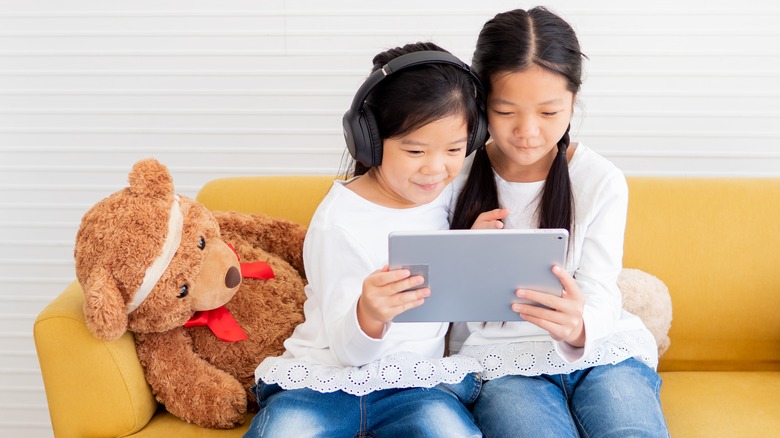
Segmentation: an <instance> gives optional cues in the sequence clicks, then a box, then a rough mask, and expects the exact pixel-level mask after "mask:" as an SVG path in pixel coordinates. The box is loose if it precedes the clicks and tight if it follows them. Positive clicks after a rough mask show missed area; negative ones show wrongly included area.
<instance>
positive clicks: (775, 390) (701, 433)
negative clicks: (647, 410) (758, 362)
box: [661, 371, 780, 437]
mask: <svg viewBox="0 0 780 438" xmlns="http://www.w3.org/2000/svg"><path fill="white" fill-rule="evenodd" d="M661 378H662V379H663V384H662V385H661V405H662V406H663V410H664V414H665V415H666V421H667V423H668V425H669V431H670V433H671V435H672V436H681V437H682V436H684V437H737V436H739V437H759V436H770V435H773V434H776V433H778V431H780V371H668V372H662V373H661Z"/></svg>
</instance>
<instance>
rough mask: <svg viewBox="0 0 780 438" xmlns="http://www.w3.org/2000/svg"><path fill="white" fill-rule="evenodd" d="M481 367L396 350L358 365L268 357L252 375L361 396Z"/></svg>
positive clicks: (455, 377)
mask: <svg viewBox="0 0 780 438" xmlns="http://www.w3.org/2000/svg"><path fill="white" fill-rule="evenodd" d="M481 370H482V366H480V364H479V362H478V361H477V360H476V359H474V358H470V357H465V356H461V355H455V356H450V357H444V358H440V359H426V358H424V357H422V356H419V355H416V354H413V353H396V354H392V355H390V356H387V357H385V358H383V359H380V360H377V361H374V362H371V363H369V364H366V365H363V366H360V367H335V366H329V365H321V364H314V363H311V362H305V361H301V360H295V359H285V358H281V357H269V358H267V359H265V360H264V361H263V362H262V363H261V364H260V366H259V367H258V368H257V372H256V373H255V376H256V377H257V378H258V379H262V380H263V382H265V383H276V384H278V385H279V386H281V387H282V388H284V389H300V388H309V389H313V390H315V391H317V392H333V391H344V392H346V393H348V394H352V395H358V396H360V395H366V394H369V393H371V392H374V391H377V390H381V389H390V388H413V387H421V388H432V387H434V386H436V385H438V384H439V383H458V382H460V381H461V380H463V379H464V378H465V377H466V375H468V374H469V373H473V372H479V371H481Z"/></svg>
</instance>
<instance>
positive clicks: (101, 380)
mask: <svg viewBox="0 0 780 438" xmlns="http://www.w3.org/2000/svg"><path fill="white" fill-rule="evenodd" d="M83 305H84V294H83V292H82V290H81V287H80V286H79V284H78V282H73V283H71V284H70V285H69V286H68V287H67V288H66V289H65V291H64V292H62V293H61V294H60V295H59V296H58V297H57V298H55V299H54V300H53V301H52V302H51V303H49V305H48V306H46V308H44V309H43V311H41V313H40V314H39V315H38V317H37V318H36V320H35V324H34V328H33V334H34V338H35V347H36V349H37V351H38V360H39V362H40V366H41V373H42V375H43V383H44V387H45V388H46V397H47V399H48V403H49V413H50V415H51V422H52V427H53V429H54V434H55V435H56V436H125V435H128V434H132V433H135V432H137V431H138V430H140V429H141V428H143V427H144V426H145V425H146V424H147V423H148V422H149V420H150V419H151V418H152V416H153V415H154V413H155V410H156V409H157V402H156V401H155V399H154V396H153V395H152V391H151V388H150V387H149V385H148V384H147V383H146V379H145V378H144V372H143V368H142V367H141V364H140V362H139V361H138V356H137V355H136V351H135V341H134V339H133V335H132V334H131V333H125V334H124V335H122V337H121V338H119V339H117V340H116V341H112V342H106V341H102V340H99V339H97V338H95V337H94V336H92V334H91V333H90V332H89V330H87V327H86V324H85V322H84V311H83Z"/></svg>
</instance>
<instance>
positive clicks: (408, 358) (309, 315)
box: [255, 181, 481, 395]
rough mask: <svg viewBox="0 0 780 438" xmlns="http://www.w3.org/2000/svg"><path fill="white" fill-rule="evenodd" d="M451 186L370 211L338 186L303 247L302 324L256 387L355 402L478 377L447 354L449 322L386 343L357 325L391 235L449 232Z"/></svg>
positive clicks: (473, 366)
mask: <svg viewBox="0 0 780 438" xmlns="http://www.w3.org/2000/svg"><path fill="white" fill-rule="evenodd" d="M451 196H452V194H451V187H448V188H447V189H445V191H444V192H443V193H442V194H441V195H440V196H439V197H438V198H437V199H436V200H435V201H433V202H431V203H429V204H425V205H421V206H417V207H413V208H405V209H394V208H387V207H382V206H379V205H376V204H373V203H371V202H369V201H367V200H365V199H363V198H362V197H360V196H358V195H357V194H355V193H354V192H352V191H351V190H349V189H348V188H346V187H344V183H343V182H341V181H336V182H335V183H334V184H333V186H332V188H331V190H330V191H329V192H328V194H327V196H326V197H325V199H324V200H323V201H322V203H321V204H320V205H319V207H318V208H317V211H316V212H315V213H314V216H313V217H312V221H311V224H310V225H309V230H308V233H307V234H306V240H305V242H304V248H303V257H304V265H305V267H306V278H307V280H308V285H307V286H306V289H305V292H306V298H307V299H306V302H305V303H304V306H303V309H304V314H305V321H304V322H303V323H301V324H300V325H299V326H298V327H296V328H295V331H294V332H293V334H292V335H291V336H290V338H289V339H287V340H286V341H285V343H284V347H285V352H284V353H283V354H282V356H279V357H270V358H266V359H265V360H264V361H263V362H262V363H260V365H259V366H258V367H257V369H256V370H255V378H256V380H258V379H262V380H263V382H265V383H276V384H278V385H279V386H281V387H282V388H284V389H295V388H310V389H313V390H315V391H319V392H332V391H337V390H342V391H345V392H347V393H349V394H354V395H365V394H368V393H370V392H373V391H376V390H380V389H388V388H407V387H424V388H430V387H433V386H436V385H437V384H439V383H456V382H459V381H461V380H462V379H463V378H464V377H465V376H466V375H467V374H469V373H471V372H476V371H480V370H481V366H480V364H479V362H478V361H477V360H475V359H473V358H470V357H466V356H460V355H455V356H451V357H446V358H445V357H442V356H443V354H444V336H445V334H446V332H447V326H448V325H447V324H445V323H389V324H387V325H386V327H385V331H384V333H383V336H382V338H381V339H374V338H371V337H369V336H368V335H366V334H365V333H364V332H363V331H362V330H361V329H360V325H359V324H358V321H357V301H358V298H359V297H360V294H361V291H362V287H363V280H364V279H365V278H366V277H367V276H368V275H369V274H370V273H371V272H374V271H376V270H377V269H381V268H382V267H383V266H385V265H386V264H387V261H388V260H387V259H388V243H387V238H388V234H389V233H390V232H391V231H412V230H438V229H446V228H448V222H447V210H448V205H447V204H448V202H449V200H450V198H451Z"/></svg>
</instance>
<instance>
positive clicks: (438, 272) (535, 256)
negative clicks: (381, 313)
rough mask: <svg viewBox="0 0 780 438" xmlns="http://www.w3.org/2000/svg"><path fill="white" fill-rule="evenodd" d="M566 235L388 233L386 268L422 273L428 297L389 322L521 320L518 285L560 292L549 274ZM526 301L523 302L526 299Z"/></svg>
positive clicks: (560, 232) (527, 232)
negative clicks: (517, 310) (517, 305)
mask: <svg viewBox="0 0 780 438" xmlns="http://www.w3.org/2000/svg"><path fill="white" fill-rule="evenodd" d="M568 241H569V233H568V232H567V231H566V230H565V229H544V230H538V229H534V230H511V229H508V230H442V231H424V232H394V233H391V234H390V237H389V246H390V254H389V256H390V258H389V265H390V269H402V268H403V269H409V271H410V272H411V273H412V275H422V276H423V277H424V278H425V282H424V283H423V284H422V285H421V286H418V287H417V288H420V287H425V286H427V287H429V288H430V290H431V296H430V297H428V298H426V300H425V303H424V304H423V305H422V306H419V307H416V308H414V309H409V310H407V311H406V312H404V313H402V314H400V315H398V316H396V317H395V318H394V319H393V322H435V321H444V322H446V321H449V322H459V321H484V322H490V321H522V318H520V316H519V315H518V314H517V313H515V312H513V311H512V308H511V304H512V303H513V302H522V301H524V300H521V299H520V298H517V296H515V290H516V289H518V288H525V289H533V290H538V291H542V292H547V293H551V294H555V295H558V296H560V294H561V291H562V289H563V287H562V286H561V282H560V281H559V280H558V278H557V277H555V275H553V273H552V267H553V265H559V266H564V262H565V260H566V247H567V244H568ZM526 302H527V301H526Z"/></svg>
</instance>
